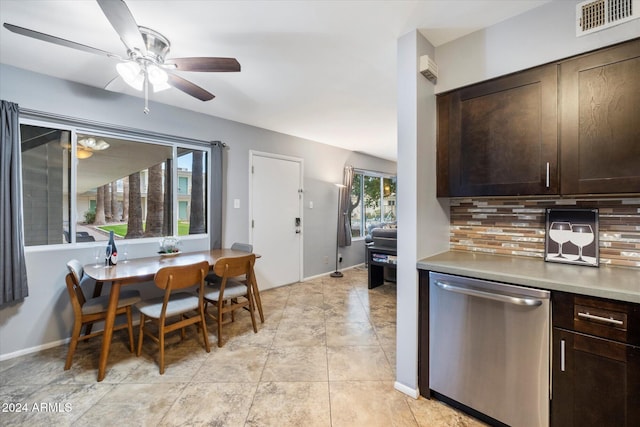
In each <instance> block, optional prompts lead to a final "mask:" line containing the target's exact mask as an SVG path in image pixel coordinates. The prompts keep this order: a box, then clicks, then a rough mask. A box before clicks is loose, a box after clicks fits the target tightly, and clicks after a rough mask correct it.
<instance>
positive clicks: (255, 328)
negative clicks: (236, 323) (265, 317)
mask: <svg viewBox="0 0 640 427" xmlns="http://www.w3.org/2000/svg"><path fill="white" fill-rule="evenodd" d="M247 299H248V300H249V313H251V324H252V325H253V333H254V334H257V333H258V328H257V327H256V316H255V314H254V313H253V311H254V307H253V295H252V292H251V289H250V288H247Z"/></svg>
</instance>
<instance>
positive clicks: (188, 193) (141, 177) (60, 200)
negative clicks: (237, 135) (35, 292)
mask: <svg viewBox="0 0 640 427" xmlns="http://www.w3.org/2000/svg"><path fill="white" fill-rule="evenodd" d="M20 129H21V137H22V180H23V208H24V209H23V210H24V216H25V244H26V246H36V245H53V244H63V243H72V242H78V243H82V242H91V241H96V240H108V238H109V231H113V232H114V234H115V236H116V238H117V239H137V238H144V237H159V236H171V235H187V234H206V233H207V221H206V218H207V209H206V206H207V176H208V175H207V170H208V151H205V150H203V149H201V148H197V147H189V146H187V145H182V144H179V143H167V142H164V141H158V142H154V141H140V140H136V139H125V137H122V136H118V137H115V136H113V135H110V134H108V133H104V134H98V133H93V132H84V131H83V132H76V129H74V128H73V127H71V128H68V129H64V128H62V127H61V128H56V127H55V126H52V127H50V126H41V125H40V124H39V123H35V124H32V123H30V122H29V121H24V122H23V123H21V126H20ZM73 165H76V167H75V168H74V167H73ZM173 183H175V188H174V185H173ZM70 195H72V196H70Z"/></svg>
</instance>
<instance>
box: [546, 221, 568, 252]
mask: <svg viewBox="0 0 640 427" xmlns="http://www.w3.org/2000/svg"><path fill="white" fill-rule="evenodd" d="M549 238H550V239H551V240H553V241H554V242H556V243H557V244H558V255H556V258H566V257H565V256H564V255H562V245H564V244H565V243H567V242H568V241H569V239H571V223H570V222H562V221H556V222H552V223H551V227H549Z"/></svg>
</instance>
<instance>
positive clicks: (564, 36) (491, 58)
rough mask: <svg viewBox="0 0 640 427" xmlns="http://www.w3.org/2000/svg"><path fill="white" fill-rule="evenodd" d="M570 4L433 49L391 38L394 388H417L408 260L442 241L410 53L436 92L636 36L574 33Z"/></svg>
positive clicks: (634, 32) (419, 41) (431, 122)
mask: <svg viewBox="0 0 640 427" xmlns="http://www.w3.org/2000/svg"><path fill="white" fill-rule="evenodd" d="M575 4H576V2H574V1H558V0H556V1H553V2H551V3H549V4H546V5H544V6H541V7H539V8H537V9H534V10H532V11H530V12H528V13H525V14H523V15H520V16H518V17H515V18H513V19H510V20H507V21H503V22H501V23H499V24H497V25H495V26H492V27H490V28H487V29H485V30H481V31H477V32H475V33H472V34H470V35H468V36H466V37H463V38H460V39H458V40H455V41H452V42H450V43H447V44H444V45H442V46H438V47H437V48H435V49H433V47H432V46H431V45H430V44H429V42H428V41H425V40H424V39H423V38H422V36H421V35H420V34H418V33H417V32H411V33H409V34H407V35H405V36H403V37H401V38H400V39H399V41H398V79H399V81H398V127H399V128H398V187H399V189H398V207H399V214H398V215H399V218H398V221H399V222H400V223H402V224H403V227H405V226H407V228H400V229H399V230H398V232H399V237H398V239H399V241H398V251H399V259H398V262H399V264H398V307H397V310H398V316H397V319H398V324H397V331H398V332H397V355H396V357H397V362H396V363H397V366H396V371H397V377H396V388H397V389H399V390H401V391H403V392H405V393H407V394H410V395H415V394H416V393H417V375H418V366H417V363H416V360H417V343H418V339H419V337H418V333H417V324H418V317H417V308H416V304H417V294H418V282H417V276H416V267H415V261H416V260H418V259H421V258H424V257H426V256H428V255H430V254H432V253H433V251H438V250H439V249H438V248H446V247H448V244H449V236H448V233H442V229H441V225H442V222H441V221H442V217H441V214H442V211H443V209H446V205H447V203H448V201H447V200H438V199H436V197H435V190H434V185H435V165H434V163H433V157H432V156H433V155H434V153H435V129H434V127H435V120H436V113H435V106H434V105H435V104H434V102H435V100H434V97H433V93H429V91H430V90H429V88H428V87H425V84H426V83H425V82H426V79H424V78H422V77H421V76H420V75H419V74H418V73H417V65H416V58H412V57H411V55H416V56H419V55H424V54H429V55H431V54H433V55H434V58H435V61H436V63H437V64H438V82H437V85H436V86H435V88H434V89H431V91H433V90H435V93H440V92H444V91H447V90H451V89H455V88H457V87H461V86H464V85H468V84H472V83H476V82H479V81H483V80H487V79H490V78H493V77H497V76H500V75H504V74H508V73H511V72H515V71H519V70H522V69H525V68H529V67H533V66H536V65H541V64H545V63H548V62H551V61H554V60H557V59H562V58H565V57H568V56H572V55H576V54H579V53H582V52H587V51H590V50H594V49H597V48H600V47H604V46H608V45H611V44H615V43H617V42H621V41H624V40H628V39H631V38H634V37H639V36H640V20H635V21H631V22H627V23H625V24H621V25H618V26H616V27H612V28H609V29H607V30H604V31H601V32H598V33H593V34H590V35H587V36H582V37H580V38H576V36H575V30H574V21H575ZM416 75H417V76H418V78H417V80H416ZM420 79H422V81H421V80H420ZM411 86H413V88H412V87H411ZM416 160H417V165H416ZM414 184H415V187H414V188H413V189H412V188H411V187H412V186H414ZM412 191H415V193H416V194H409V193H411V192H412ZM413 215H415V218H412V216H413ZM409 224H411V225H410V226H409ZM411 227H415V228H414V230H413V232H412V233H409V230H408V228H411ZM407 258H409V259H407Z"/></svg>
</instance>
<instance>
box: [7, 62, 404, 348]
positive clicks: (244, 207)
mask: <svg viewBox="0 0 640 427" xmlns="http://www.w3.org/2000/svg"><path fill="white" fill-rule="evenodd" d="M175 96H186V95H184V94H182V93H180V92H178V91H176V93H175ZM0 98H2V99H4V100H8V101H12V102H16V103H18V104H19V105H20V107H21V108H26V109H31V110H36V111H42V112H48V113H54V114H57V115H62V116H68V117H73V118H79V119H82V120H88V121H95V122H99V123H105V124H112V125H115V126H118V127H127V128H134V129H138V130H148V131H152V132H155V133H164V134H168V135H175V136H180V137H186V138H193V139H199V140H205V141H211V140H219V141H222V142H224V143H226V144H227V145H228V146H229V148H228V149H227V151H226V153H225V162H226V163H225V181H226V189H225V194H224V229H223V245H229V244H230V243H231V242H234V241H248V240H249V212H248V206H249V204H248V193H249V171H248V165H249V151H250V150H255V151H262V152H268V153H275V154H282V155H287V156H294V157H299V158H302V159H303V161H304V190H305V192H304V200H305V209H304V216H303V221H304V222H303V239H304V248H303V250H304V261H303V262H304V264H303V268H304V270H303V271H304V277H313V276H316V275H320V274H324V273H328V272H330V271H333V269H334V267H335V265H334V262H335V261H334V260H335V244H336V241H335V239H336V235H335V233H333V232H331V233H327V232H326V230H335V228H336V213H337V202H338V200H337V195H336V192H335V186H334V185H333V183H335V182H340V181H342V170H343V167H344V166H345V164H351V165H353V166H354V167H356V168H361V169H370V170H376V171H381V172H385V173H391V174H395V172H396V164H395V162H390V161H386V160H382V159H378V158H374V157H371V156H367V155H363V154H360V153H354V152H351V151H348V150H343V149H339V148H336V147H331V146H329V145H325V144H320V143H317V142H314V141H309V140H304V139H301V138H297V137H293V136H289V135H284V134H281V133H277V132H272V131H268V130H265V129H261V128H257V127H253V126H248V125H244V124H241V123H238V122H233V121H229V120H224V119H220V118H217V117H212V116H207V115H204V114H199V113H195V112H193V111H188V110H184V109H178V108H174V107H170V106H167V105H162V104H157V103H153V102H151V103H150V109H151V113H150V114H149V115H145V114H143V112H142V107H143V100H142V99H140V98H136V97H131V96H127V95H122V94H117V93H113V92H107V91H104V90H102V89H98V88H94V87H89V86H85V85H80V84H75V83H72V82H68V81H64V80H60V79H56V78H51V77H48V76H44V75H42V74H38V73H33V72H30V71H26V70H21V69H17V68H14V67H10V66H6V65H0ZM215 102H224V100H217V99H216V101H215ZM233 199H240V206H241V207H240V209H234V208H233V202H232V201H233ZM309 201H313V202H314V207H313V209H309ZM156 245H157V242H155V240H154V241H149V240H148V239H146V240H142V241H140V242H135V243H131V244H130V252H131V253H132V256H133V257H136V256H138V257H139V256H150V255H152V254H153V253H154V252H155V250H156ZM184 245H185V250H199V249H205V248H207V247H208V240H206V239H202V238H192V239H184ZM340 251H341V252H342V253H343V258H344V261H343V263H342V266H343V267H347V266H351V265H356V264H360V263H363V262H364V258H365V257H364V244H363V241H355V242H354V244H353V245H352V246H351V247H349V248H341V250H340ZM91 252H92V251H91V250H90V249H87V246H77V247H71V246H70V245H66V246H60V245H58V246H55V247H53V246H52V247H44V248H28V249H27V254H26V257H27V274H28V277H29V287H30V292H29V293H30V295H29V297H28V298H26V299H25V300H24V302H21V303H18V304H15V305H12V306H8V307H4V308H0V359H2V358H7V357H9V356H15V355H18V354H21V353H24V352H28V351H31V350H34V349H38V348H43V347H46V346H50V345H56V344H59V343H60V341H61V340H64V339H66V338H67V337H68V336H69V332H70V330H71V322H72V315H71V308H70V307H69V304H68V297H67V295H66V290H65V287H64V275H65V274H66V267H65V264H66V262H67V261H68V260H69V259H71V258H78V259H79V260H80V261H81V262H83V263H90V262H92V261H93V260H92V254H91ZM325 257H328V259H329V263H328V264H325V262H324V258H325ZM140 288H141V289H143V288H144V287H143V286H141V287H140Z"/></svg>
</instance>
